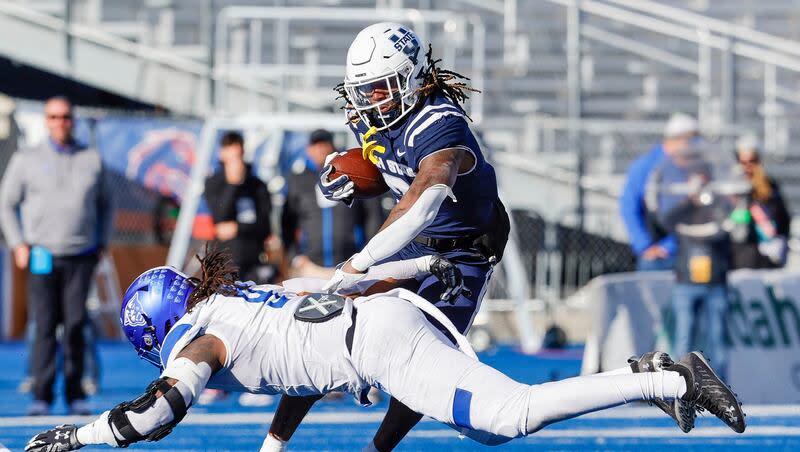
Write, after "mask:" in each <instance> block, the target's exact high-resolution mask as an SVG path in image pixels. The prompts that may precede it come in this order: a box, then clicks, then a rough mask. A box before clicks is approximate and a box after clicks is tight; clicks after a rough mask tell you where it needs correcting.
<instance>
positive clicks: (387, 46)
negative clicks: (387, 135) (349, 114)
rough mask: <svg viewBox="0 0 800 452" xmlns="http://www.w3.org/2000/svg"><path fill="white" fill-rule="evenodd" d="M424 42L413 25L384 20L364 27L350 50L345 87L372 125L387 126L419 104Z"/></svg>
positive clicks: (356, 108) (365, 120) (360, 112)
mask: <svg viewBox="0 0 800 452" xmlns="http://www.w3.org/2000/svg"><path fill="white" fill-rule="evenodd" d="M421 50H422V42H421V41H420V39H419V37H418V36H417V34H416V33H414V31H413V30H411V28H409V27H406V26H405V25H401V24H398V23H393V22H381V23H377V24H374V25H370V26H369V27H367V28H365V29H363V30H361V32H360V33H358V35H357V36H356V38H355V39H354V40H353V43H352V44H350V49H348V50H347V68H346V70H345V78H344V89H345V92H346V93H347V97H348V100H349V101H350V103H351V104H352V106H353V108H354V109H355V110H356V112H357V113H358V116H359V117H360V118H361V120H362V121H364V122H365V123H366V124H367V125H368V126H371V127H375V128H377V129H378V130H383V129H386V128H388V127H390V126H392V125H394V124H396V123H397V122H398V121H400V120H401V119H403V117H405V116H406V115H407V114H408V113H409V112H410V111H411V109H413V108H414V105H416V103H417V99H418V97H419V96H418V93H417V89H418V88H419V86H420V79H419V78H417V76H418V75H419V73H420V70H421V69H422V67H423V63H422V61H421V59H422V55H420V52H421Z"/></svg>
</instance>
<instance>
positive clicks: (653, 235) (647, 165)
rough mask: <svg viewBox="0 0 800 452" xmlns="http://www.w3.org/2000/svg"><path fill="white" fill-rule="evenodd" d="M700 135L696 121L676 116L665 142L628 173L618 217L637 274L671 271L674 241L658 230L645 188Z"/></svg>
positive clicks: (677, 114)
mask: <svg viewBox="0 0 800 452" xmlns="http://www.w3.org/2000/svg"><path fill="white" fill-rule="evenodd" d="M699 135H700V130H699V125H698V123H697V120H696V119H695V118H693V117H692V116H690V115H687V114H685V113H675V114H673V115H672V116H671V117H670V118H669V121H667V124H666V126H665V127H664V139H663V140H662V141H661V142H660V143H658V144H656V145H655V146H653V147H652V148H651V149H650V150H649V151H647V153H645V154H644V155H642V156H641V157H639V158H638V159H636V161H634V162H633V164H632V165H631V166H630V168H629V169H628V173H627V178H626V181H625V187H624V189H623V192H622V195H621V196H620V214H621V215H622V219H623V221H624V222H625V227H626V229H627V230H628V236H629V237H630V241H631V249H632V250H633V253H634V255H635V256H636V269H637V270H638V271H657V270H671V269H672V263H673V259H674V256H675V252H676V250H677V242H676V241H675V237H674V236H672V235H671V234H668V233H667V231H665V230H663V228H661V227H659V225H658V222H657V221H656V220H655V218H653V217H652V215H650V214H648V212H647V209H646V208H645V186H646V185H647V180H648V178H649V176H650V173H651V172H652V171H653V169H654V168H655V167H656V166H658V165H659V164H660V163H661V162H662V161H663V160H664V158H666V157H667V156H668V155H669V154H671V153H674V152H675V151H676V150H678V149H684V148H685V147H686V146H687V145H688V144H689V143H690V142H691V141H692V140H695V139H696V138H697V137H699Z"/></svg>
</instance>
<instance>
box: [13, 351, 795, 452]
mask: <svg viewBox="0 0 800 452" xmlns="http://www.w3.org/2000/svg"><path fill="white" fill-rule="evenodd" d="M101 357H102V359H103V369H104V375H103V381H102V388H103V392H102V394H101V395H99V396H97V397H95V398H94V399H93V400H92V405H93V407H94V408H95V409H96V410H97V412H98V413H99V412H100V411H102V410H104V409H107V408H109V407H111V406H113V405H114V404H116V403H117V402H119V401H122V400H128V399H130V398H132V397H135V396H137V395H138V394H140V393H141V390H142V389H143V388H144V386H146V384H147V383H148V382H149V381H150V380H152V379H153V378H154V377H155V376H156V371H155V369H154V368H151V367H150V366H149V365H148V364H147V363H145V362H143V361H140V360H138V359H136V358H135V356H134V354H133V352H132V350H131V349H130V346H128V345H127V344H121V343H110V344H102V345H101ZM481 359H482V360H483V361H484V362H487V363H489V364H491V365H493V366H495V367H497V368H499V369H501V370H503V371H504V372H506V373H508V374H509V375H510V376H512V377H514V378H516V379H518V380H520V381H524V382H529V383H538V382H544V381H548V380H551V379H560V378H565V377H569V376H573V375H576V374H577V373H578V369H579V367H580V361H579V351H578V350H567V351H565V352H562V353H550V354H544V355H539V356H535V357H531V356H524V355H521V354H518V353H516V352H514V351H513V350H512V349H510V348H501V349H499V350H497V351H495V352H494V353H492V354H483V355H482V356H481ZM24 360H25V350H24V347H23V346H22V345H21V344H0V368H2V372H0V414H2V416H0V444H2V445H4V446H5V448H8V449H10V450H12V451H17V450H21V449H22V446H23V445H24V444H25V442H26V441H27V439H28V438H29V437H30V436H32V435H33V434H34V433H36V432H38V431H40V430H43V429H44V428H46V427H49V426H51V425H55V424H59V423H64V422H77V423H81V422H86V421H88V420H90V418H86V419H76V418H72V419H70V418H67V417H64V416H63V413H64V407H63V405H61V404H58V405H57V406H56V408H55V410H54V413H53V414H54V415H55V416H53V417H49V418H29V417H25V416H23V415H24V413H25V408H26V406H27V403H28V402H29V401H30V397H29V396H27V395H20V394H17V393H16V392H15V388H16V385H17V383H18V382H19V380H20V378H21V377H22V374H23V369H24V366H23V363H24ZM272 408H274V406H273V407H268V408H266V409H265V408H261V409H254V408H243V407H240V406H238V404H237V403H236V401H235V398H229V399H228V400H225V401H223V402H221V403H219V404H218V405H215V406H213V407H210V408H205V407H196V408H193V413H192V414H190V415H189V416H187V418H186V419H185V420H184V422H183V423H182V424H181V425H180V426H179V427H178V428H177V429H176V430H175V431H174V432H173V433H172V434H171V435H170V436H169V437H167V438H165V439H164V440H162V441H161V442H159V443H149V444H144V445H141V446H139V445H136V446H134V447H131V448H130V449H129V450H139V449H141V450H161V451H178V450H180V451H188V450H213V451H217V450H231V451H244V450H258V447H259V445H260V444H261V440H262V439H263V437H264V434H265V433H266V431H267V428H268V424H269V421H270V419H271V411H272ZM384 408H385V404H381V405H378V406H376V407H373V408H359V407H357V406H356V405H354V404H353V403H352V402H350V400H349V399H347V400H345V401H340V402H323V403H320V404H318V406H316V407H315V408H314V409H313V410H312V413H311V415H310V416H309V418H308V419H307V420H306V423H305V424H304V425H303V426H302V427H301V428H300V429H299V430H298V432H297V434H296V435H295V437H294V438H293V439H292V442H291V448H290V450H294V451H301V450H302V451H323V450H329V451H351V450H359V449H360V448H361V447H362V446H363V445H364V444H366V443H367V442H368V441H369V439H370V438H371V436H372V434H373V433H374V431H375V429H376V428H377V426H378V424H379V423H380V419H381V416H382V413H383V409H384ZM745 408H746V411H748V414H749V416H748V421H749V425H748V432H747V433H746V434H744V435H735V434H734V433H733V432H731V431H730V430H728V429H727V427H724V426H723V425H722V424H721V423H720V422H719V421H717V420H716V419H715V418H713V417H705V418H701V419H698V428H697V429H696V430H695V431H694V432H692V434H689V435H685V434H683V433H681V432H680V431H678V429H677V428H676V427H675V426H674V424H672V421H671V420H669V419H667V418H665V416H664V415H663V414H661V412H660V411H658V410H657V409H656V408H653V407H647V406H637V407H633V408H617V409H614V410H609V411H606V412H604V413H600V414H595V415H590V416H587V417H583V418H579V419H573V420H571V421H567V422H564V423H561V424H557V425H552V426H550V427H548V428H546V429H544V430H542V431H541V432H539V433H537V434H536V435H533V436H531V437H529V438H525V439H522V440H517V441H516V442H511V443H509V444H506V445H504V446H501V447H499V448H488V447H483V446H480V445H479V444H477V443H474V442H472V441H470V440H460V439H459V438H458V437H457V435H456V433H455V432H454V431H453V430H450V429H449V428H447V427H445V426H443V425H442V424H439V423H437V422H434V421H429V420H428V421H423V422H422V423H421V424H420V425H419V426H418V427H417V428H415V429H414V431H413V432H412V434H411V435H410V437H409V438H407V439H406V440H405V441H404V442H403V443H402V444H401V447H399V448H398V450H401V451H416V450H436V451H437V452H444V451H450V450H459V451H462V450H463V451H470V450H542V451H544V450H547V451H551V450H552V451H560V450H564V451H566V450H570V451H578V450H581V451H582V450H648V451H652V450H661V451H666V450H673V449H676V448H680V450H681V451H684V450H699V451H700V450H701V451H706V450H719V451H722V450H751V451H756V450H758V451H764V450H787V451H788V450H800V406H747V405H745ZM4 450H5V449H4V448H3V447H0V452H2V451H4ZM82 450H85V451H92V450H110V449H109V448H89V447H87V448H84V449H82Z"/></svg>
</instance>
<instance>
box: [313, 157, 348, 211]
mask: <svg viewBox="0 0 800 452" xmlns="http://www.w3.org/2000/svg"><path fill="white" fill-rule="evenodd" d="M340 154H343V153H338V152H332V153H330V154H328V156H327V157H325V165H324V166H323V167H322V171H321V172H320V173H319V189H320V191H321V192H322V195H323V196H325V198H326V199H329V200H331V201H341V202H343V203H345V204H347V206H348V207H349V206H350V205H351V204H353V193H354V192H355V184H354V183H353V181H351V180H350V178H349V177H347V176H346V175H342V176H339V177H337V178H336V179H334V180H328V176H330V174H331V172H333V167H332V166H331V165H330V162H331V160H333V158H334V157H336V156H337V155H340Z"/></svg>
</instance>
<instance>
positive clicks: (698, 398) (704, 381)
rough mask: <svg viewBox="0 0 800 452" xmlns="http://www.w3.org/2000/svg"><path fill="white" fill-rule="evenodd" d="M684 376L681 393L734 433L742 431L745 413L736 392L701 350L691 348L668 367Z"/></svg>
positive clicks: (700, 409)
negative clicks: (683, 385) (683, 391)
mask: <svg viewBox="0 0 800 452" xmlns="http://www.w3.org/2000/svg"><path fill="white" fill-rule="evenodd" d="M667 370H675V371H677V372H680V373H681V375H683V376H684V377H685V378H686V386H687V391H686V394H685V395H684V396H683V398H684V399H686V400H691V401H693V402H694V403H695V404H696V408H697V411H703V410H707V411H708V412H709V413H711V414H713V415H714V416H716V417H718V418H719V419H720V420H721V421H722V422H724V423H725V425H727V426H728V427H730V428H731V430H733V431H734V432H736V433H744V430H745V427H746V425H745V419H744V418H745V414H744V411H742V404H741V403H740V402H739V400H738V399H737V398H736V394H734V393H733V391H731V389H730V388H729V387H728V386H727V385H726V384H725V382H723V381H722V380H721V379H720V378H719V376H718V375H717V374H716V373H715V372H714V369H712V368H711V366H710V365H709V364H708V361H706V359H705V358H704V357H703V355H702V353H700V352H691V353H689V354H688V355H686V356H684V357H683V358H681V359H680V361H678V362H677V363H675V364H674V365H673V366H672V367H671V368H669V369H667ZM687 370H688V371H689V373H691V375H690V376H687V372H686V371H687Z"/></svg>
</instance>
